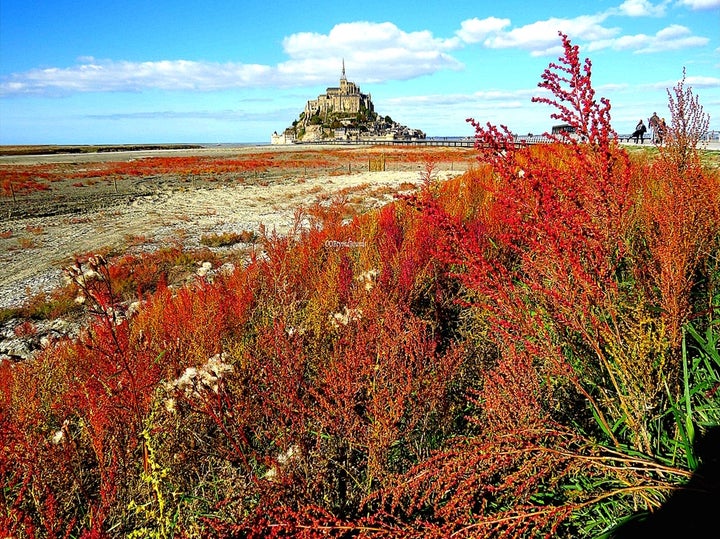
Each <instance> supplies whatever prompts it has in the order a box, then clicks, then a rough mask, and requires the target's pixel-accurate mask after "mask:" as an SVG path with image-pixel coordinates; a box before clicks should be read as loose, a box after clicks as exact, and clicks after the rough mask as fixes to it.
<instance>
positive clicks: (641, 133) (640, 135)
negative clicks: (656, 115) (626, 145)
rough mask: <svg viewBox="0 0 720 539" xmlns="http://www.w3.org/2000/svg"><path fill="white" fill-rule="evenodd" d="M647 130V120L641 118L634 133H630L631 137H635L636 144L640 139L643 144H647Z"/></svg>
mask: <svg viewBox="0 0 720 539" xmlns="http://www.w3.org/2000/svg"><path fill="white" fill-rule="evenodd" d="M645 131H647V128H646V127H645V122H643V121H642V119H640V121H639V122H638V124H637V125H636V126H635V131H633V134H632V135H630V138H634V139H635V144H637V143H638V140H639V141H640V143H641V144H645Z"/></svg>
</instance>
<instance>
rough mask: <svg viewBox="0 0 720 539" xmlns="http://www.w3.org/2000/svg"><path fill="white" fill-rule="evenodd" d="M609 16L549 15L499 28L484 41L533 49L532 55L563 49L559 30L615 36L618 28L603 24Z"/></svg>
mask: <svg viewBox="0 0 720 539" xmlns="http://www.w3.org/2000/svg"><path fill="white" fill-rule="evenodd" d="M606 18H607V15H606V14H599V15H583V16H580V17H575V18H573V19H561V18H550V19H546V20H543V21H537V22H534V23H531V24H526V25H524V26H519V27H517V28H514V29H512V30H510V31H501V32H497V33H496V35H494V36H490V37H488V38H487V39H486V40H485V41H484V44H485V46H486V47H488V48H491V49H505V48H521V49H526V50H530V51H531V54H532V55H533V56H540V55H545V54H551V53H556V52H557V51H558V50H560V49H558V42H559V38H558V32H562V33H564V34H567V35H568V37H570V39H573V38H581V39H583V40H588V41H594V40H601V39H609V38H612V37H614V36H616V35H617V34H618V33H619V29H617V28H606V27H604V26H602V24H601V23H602V22H603V21H604V20H605V19H606Z"/></svg>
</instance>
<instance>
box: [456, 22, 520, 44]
mask: <svg viewBox="0 0 720 539" xmlns="http://www.w3.org/2000/svg"><path fill="white" fill-rule="evenodd" d="M507 26H510V19H498V18H496V17H488V18H486V19H478V18H473V19H467V20H465V21H462V22H461V23H460V30H458V31H457V35H458V37H459V38H460V39H462V40H463V41H464V42H465V43H479V42H481V41H484V40H485V39H487V38H488V37H490V36H493V35H495V34H498V33H500V32H502V31H503V29H504V28H505V27H507Z"/></svg>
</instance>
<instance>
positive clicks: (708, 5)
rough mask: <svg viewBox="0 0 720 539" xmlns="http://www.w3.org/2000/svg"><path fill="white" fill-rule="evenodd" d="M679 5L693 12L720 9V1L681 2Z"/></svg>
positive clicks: (694, 0) (692, 0)
mask: <svg viewBox="0 0 720 539" xmlns="http://www.w3.org/2000/svg"><path fill="white" fill-rule="evenodd" d="M678 3H679V4H680V5H682V6H685V7H689V8H690V9H693V10H703V9H714V8H719V7H720V0H679V2H678Z"/></svg>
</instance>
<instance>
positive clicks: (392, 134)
mask: <svg viewBox="0 0 720 539" xmlns="http://www.w3.org/2000/svg"><path fill="white" fill-rule="evenodd" d="M424 138H425V133H423V132H422V131H421V130H419V129H411V128H409V127H407V126H404V125H400V124H399V123H397V122H395V121H393V119H392V118H390V116H381V115H380V114H378V113H377V112H375V106H374V105H373V102H372V97H371V96H370V94H364V93H362V92H361V91H360V87H359V86H358V85H357V84H355V83H354V82H351V81H349V80H347V77H346V76H345V61H344V60H343V64H342V74H341V76H340V86H339V87H331V88H327V89H326V90H325V93H324V94H320V95H319V96H317V98H316V99H310V100H308V102H307V103H306V104H305V110H303V111H302V112H301V113H300V116H299V117H298V119H297V120H295V121H294V122H293V123H292V125H291V126H290V127H288V128H286V129H285V130H284V131H283V132H282V133H280V134H278V133H277V132H275V133H273V134H272V136H271V142H272V144H292V143H297V142H319V141H323V140H345V141H354V140H361V139H362V140H396V139H401V140H403V139H424Z"/></svg>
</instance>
